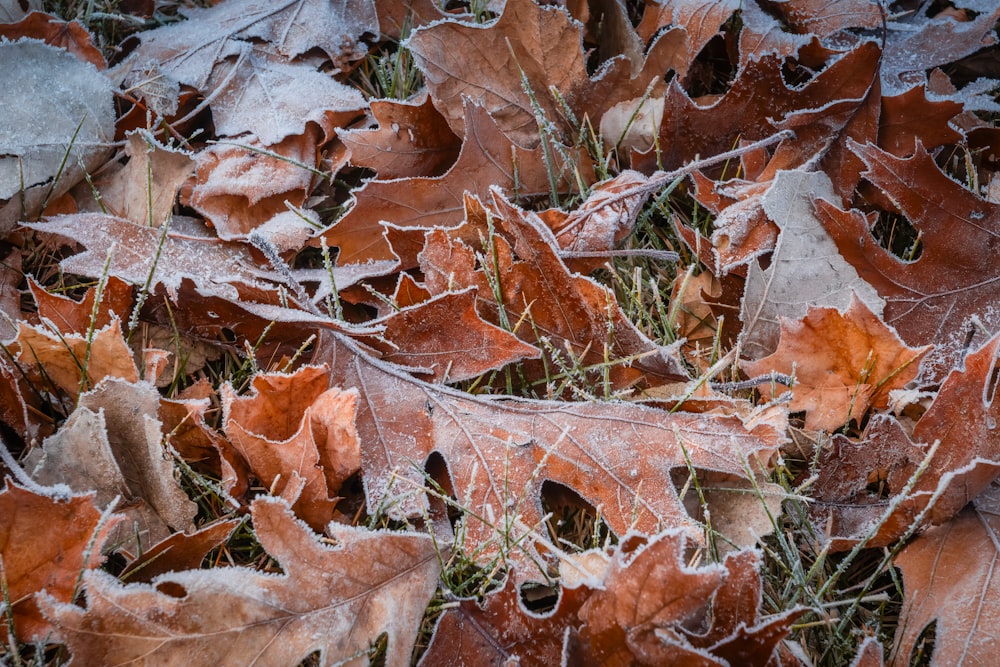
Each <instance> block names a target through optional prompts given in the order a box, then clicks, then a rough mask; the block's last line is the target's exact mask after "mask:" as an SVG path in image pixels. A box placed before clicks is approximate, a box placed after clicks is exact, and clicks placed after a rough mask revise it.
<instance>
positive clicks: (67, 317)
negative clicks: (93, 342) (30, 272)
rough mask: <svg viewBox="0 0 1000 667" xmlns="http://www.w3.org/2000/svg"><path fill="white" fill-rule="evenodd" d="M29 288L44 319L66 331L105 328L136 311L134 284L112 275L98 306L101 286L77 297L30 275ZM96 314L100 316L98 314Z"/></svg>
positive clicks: (79, 332)
mask: <svg viewBox="0 0 1000 667" xmlns="http://www.w3.org/2000/svg"><path fill="white" fill-rule="evenodd" d="M28 289H29V290H30V291H31V297H32V298H33V299H34V300H35V305H36V306H37V307H38V317H39V319H40V320H43V321H48V322H52V323H53V324H54V325H55V326H56V328H57V329H58V330H59V331H60V332H61V333H63V334H81V335H86V333H87V331H89V330H90V329H91V328H93V329H95V330H96V329H103V328H104V327H106V326H108V325H109V324H111V322H112V321H113V320H114V319H115V317H116V316H117V318H118V319H124V318H126V317H128V316H129V315H130V314H131V312H132V302H133V301H134V299H133V298H132V286H131V285H129V284H128V283H126V282H124V281H122V280H119V279H118V278H115V277H114V276H111V277H110V278H108V282H107V284H106V285H105V286H104V289H103V290H100V292H101V302H100V304H98V306H97V308H96V310H95V308H94V301H95V300H96V299H97V293H98V289H97V288H96V287H92V288H91V289H89V290H87V293H86V294H85V295H84V297H83V299H81V300H80V301H74V300H73V299H70V298H69V297H66V296H62V295H60V294H53V293H52V292H49V291H48V290H46V289H45V288H43V287H42V286H41V285H39V284H38V283H37V282H35V280H34V279H33V278H29V279H28ZM95 314H96V316H95Z"/></svg>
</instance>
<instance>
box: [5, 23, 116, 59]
mask: <svg viewBox="0 0 1000 667" xmlns="http://www.w3.org/2000/svg"><path fill="white" fill-rule="evenodd" d="M0 37H6V38H7V39H9V40H10V41H12V42H15V41H17V40H18V39H20V38H21V37H29V38H31V39H40V40H42V41H43V42H45V43H46V44H50V45H52V46H57V47H59V48H61V49H66V50H67V51H69V52H70V53H72V54H73V55H74V56H76V57H77V58H79V59H80V60H83V61H86V62H89V63H93V65H94V66H95V67H97V69H99V70H103V69H106V68H107V66H108V64H107V63H106V62H105V60H104V56H103V55H102V54H101V50H100V49H98V48H97V47H96V46H94V39H93V37H91V36H90V33H89V32H87V29H86V28H85V27H83V24H82V23H80V22H79V21H63V20H61V19H59V18H58V17H55V16H52V15H51V14H45V13H44V12H31V13H30V14H28V15H27V16H25V17H24V18H23V19H21V20H20V21H18V22H17V23H0Z"/></svg>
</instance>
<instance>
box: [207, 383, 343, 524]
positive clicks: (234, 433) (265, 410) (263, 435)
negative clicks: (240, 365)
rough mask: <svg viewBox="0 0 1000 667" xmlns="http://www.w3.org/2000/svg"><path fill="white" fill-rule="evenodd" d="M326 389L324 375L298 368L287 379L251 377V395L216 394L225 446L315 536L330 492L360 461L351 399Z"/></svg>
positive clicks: (328, 510) (329, 514) (328, 508)
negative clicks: (284, 501)
mask: <svg viewBox="0 0 1000 667" xmlns="http://www.w3.org/2000/svg"><path fill="white" fill-rule="evenodd" d="M328 385H329V377H328V374H327V371H326V370H325V369H322V368H317V367H315V366H306V367H303V368H301V369H299V370H298V371H296V372H295V373H292V374H282V373H258V374H257V375H256V376H254V379H253V383H252V385H251V386H252V388H253V394H252V395H251V396H237V395H236V392H235V390H234V389H233V388H232V386H230V385H228V384H226V385H223V386H222V388H221V390H220V394H221V398H222V409H223V429H224V430H225V433H226V436H227V437H228V438H229V441H230V443H232V447H233V448H235V449H236V451H237V452H239V454H240V456H242V458H243V459H244V460H245V461H246V462H247V465H248V469H249V471H250V472H252V473H253V474H254V476H256V477H257V478H258V479H259V480H260V481H261V482H263V484H264V485H265V486H266V487H267V488H269V489H270V490H271V492H272V493H274V494H276V495H282V496H283V497H286V499H287V500H288V501H289V502H290V503H292V508H293V509H294V510H295V512H296V514H297V515H298V516H300V517H302V518H303V519H304V520H305V521H306V523H308V524H309V525H310V526H312V527H313V529H315V530H323V528H324V527H325V526H326V524H327V523H329V522H330V520H331V519H332V518H333V507H334V505H336V494H337V491H339V490H340V486H341V484H343V482H344V481H345V480H346V479H347V478H348V477H350V476H351V475H353V474H354V473H356V472H357V471H358V467H359V465H360V463H361V450H360V443H359V442H358V436H357V433H356V432H355V429H354V413H355V411H356V409H357V407H356V406H357V401H358V394H357V392H356V391H354V390H347V391H341V390H339V389H327V387H328ZM238 483H239V480H235V481H232V482H227V486H232V485H234V484H238ZM298 483H301V485H302V486H301V487H300V488H296V486H297V484H298ZM286 490H287V493H286ZM289 494H290V495H291V496H292V497H288V495H289Z"/></svg>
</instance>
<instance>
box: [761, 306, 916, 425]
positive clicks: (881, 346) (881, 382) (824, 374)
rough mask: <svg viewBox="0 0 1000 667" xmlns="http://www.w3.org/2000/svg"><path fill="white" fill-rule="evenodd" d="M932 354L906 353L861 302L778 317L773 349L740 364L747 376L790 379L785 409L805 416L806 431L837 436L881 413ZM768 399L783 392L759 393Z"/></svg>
mask: <svg viewBox="0 0 1000 667" xmlns="http://www.w3.org/2000/svg"><path fill="white" fill-rule="evenodd" d="M930 349H931V346H930V345H927V346H924V347H922V348H909V347H906V345H904V344H903V341H901V340H900V339H899V337H898V336H897V335H896V333H895V332H894V331H893V330H891V329H889V328H888V327H887V326H886V325H885V323H883V322H882V320H881V319H879V318H878V317H876V316H875V314H874V313H872V312H871V311H870V310H869V309H868V308H867V307H866V306H865V305H864V303H862V302H861V301H859V300H857V299H856V298H855V299H852V301H851V304H850V306H849V307H848V308H847V309H846V310H845V311H844V312H843V313H840V312H839V311H837V309H835V308H810V309H809V310H808V312H807V313H806V316H805V317H804V318H803V319H802V320H798V321H796V320H791V319H789V318H784V317H782V318H781V338H780V339H779V341H778V348H777V350H776V351H775V352H774V353H773V354H771V355H769V356H767V357H764V358H763V359H758V360H757V361H751V362H744V363H742V364H741V367H742V368H743V370H744V372H746V373H747V374H748V375H750V376H751V377H754V376H762V375H766V374H767V373H769V372H777V373H783V374H785V375H787V376H790V377H794V378H795V380H794V384H793V385H792V400H791V402H790V403H789V404H788V409H789V410H790V411H792V412H800V411H803V410H804V411H805V412H806V428H808V429H815V430H824V431H835V430H836V429H838V428H840V427H841V426H843V425H844V424H846V423H848V422H849V421H850V420H852V419H857V420H858V421H860V420H861V417H862V416H863V415H864V414H865V413H866V412H867V411H868V410H869V409H870V408H878V409H885V408H886V407H887V406H888V405H889V392H890V391H892V390H893V389H900V388H902V387H903V386H904V385H906V384H907V383H908V382H909V381H910V380H913V379H914V378H915V377H916V376H917V373H918V371H919V370H920V359H921V358H922V357H923V356H924V355H925V354H926V353H927V351H928V350H930ZM757 390H758V391H759V392H760V393H761V396H762V398H764V399H765V400H771V399H773V398H775V397H776V395H777V394H779V393H781V392H783V391H785V390H784V389H783V388H782V389H777V388H775V387H774V386H773V385H768V384H763V385H761V386H759V387H758V388H757Z"/></svg>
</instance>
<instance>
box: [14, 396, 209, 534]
mask: <svg viewBox="0 0 1000 667" xmlns="http://www.w3.org/2000/svg"><path fill="white" fill-rule="evenodd" d="M159 400H160V399H159V394H157V392H156V390H155V389H154V388H153V387H152V386H151V385H148V384H143V383H133V382H127V381H124V380H121V379H116V378H111V379H107V380H105V381H104V382H102V383H101V384H99V385H98V386H97V387H96V388H95V389H94V390H93V391H90V392H87V393H85V394H82V395H81V396H80V400H79V407H77V409H76V410H74V411H73V413H72V414H71V415H70V417H69V419H68V420H67V423H66V425H64V426H63V427H62V428H61V429H60V430H59V432H58V433H56V434H55V435H53V436H51V437H49V438H47V439H46V440H45V442H44V444H43V446H42V447H41V448H38V449H35V450H33V451H32V452H31V454H29V456H28V459H27V460H26V461H25V467H26V468H27V470H28V472H29V474H30V475H31V476H32V477H33V478H34V479H35V481H37V482H39V483H41V484H49V485H51V484H65V485H67V486H69V488H71V489H73V490H74V491H78V492H88V491H91V490H94V491H96V492H97V496H96V498H95V500H96V502H97V504H98V505H99V506H101V507H108V506H109V505H110V504H111V502H112V501H114V500H116V499H117V500H119V504H118V505H117V506H116V507H115V509H116V510H118V511H121V512H123V513H124V514H125V515H126V517H127V519H128V520H127V521H125V522H124V523H123V524H122V525H121V527H120V528H119V529H118V531H117V532H116V533H115V536H114V540H113V544H114V546H115V547H120V546H123V545H127V546H128V547H131V548H132V549H133V550H135V551H141V550H142V549H144V548H146V547H147V546H150V545H152V544H154V543H156V542H158V541H160V540H162V539H164V538H166V537H167V536H168V535H169V534H170V530H171V529H172V530H175V531H178V530H179V531H184V530H187V529H189V528H191V527H192V522H193V520H194V516H195V513H196V512H197V506H196V505H195V504H194V503H193V502H191V501H190V500H189V499H188V497H187V495H186V494H185V493H184V491H183V490H181V487H180V484H179V482H178V481H177V479H176V478H175V476H174V466H173V461H172V458H171V456H170V453H169V452H168V451H166V450H165V449H164V447H163V433H162V431H161V425H160V421H159V420H158V419H157V418H156V411H157V407H158V405H159Z"/></svg>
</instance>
